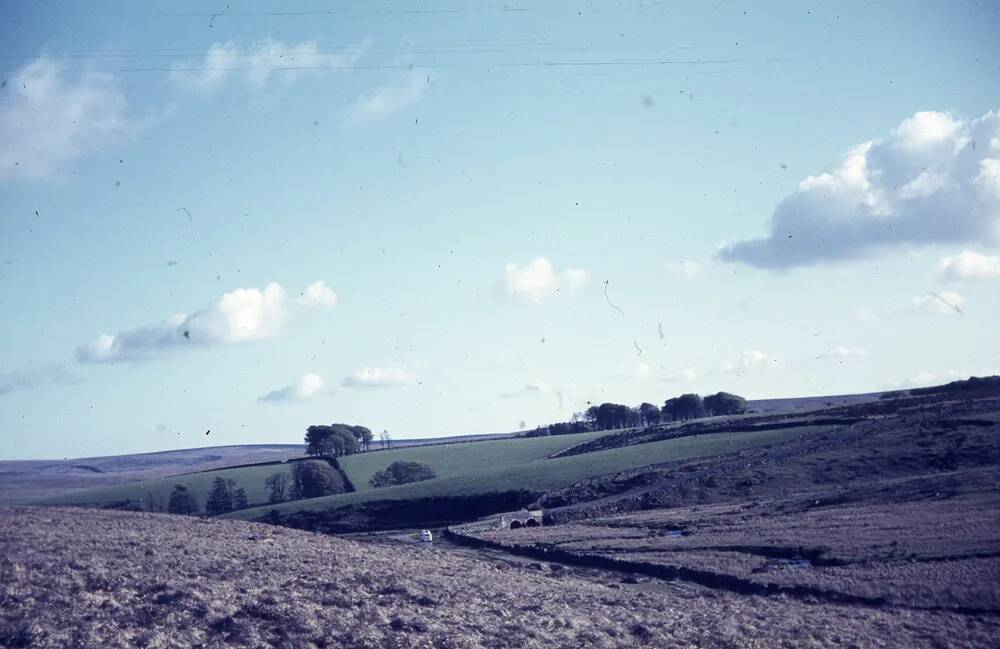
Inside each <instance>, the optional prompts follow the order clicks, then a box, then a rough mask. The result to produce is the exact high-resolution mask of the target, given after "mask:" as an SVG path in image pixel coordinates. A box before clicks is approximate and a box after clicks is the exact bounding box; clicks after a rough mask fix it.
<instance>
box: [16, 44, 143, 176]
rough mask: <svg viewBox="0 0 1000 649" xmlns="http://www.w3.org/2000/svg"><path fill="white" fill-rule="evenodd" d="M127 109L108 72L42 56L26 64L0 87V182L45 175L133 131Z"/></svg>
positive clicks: (133, 123)
mask: <svg viewBox="0 0 1000 649" xmlns="http://www.w3.org/2000/svg"><path fill="white" fill-rule="evenodd" d="M127 109H128V103H127V101H126V99H125V95H124V94H123V93H122V91H121V89H120V88H119V87H118V84H117V82H116V81H115V79H114V77H112V76H110V75H108V74H101V73H97V72H85V73H80V74H74V73H72V72H71V70H69V69H68V68H67V67H66V66H64V65H61V64H59V63H56V62H54V61H51V60H49V59H47V58H45V57H42V58H39V59H37V60H35V61H33V62H32V63H29V64H27V65H26V66H24V67H23V68H21V69H20V70H18V71H17V72H15V73H14V75H13V76H12V77H10V78H9V79H8V80H7V83H6V87H5V88H4V89H3V90H2V91H0V142H2V145H0V182H2V181H10V180H16V179H32V178H44V177H46V176H50V175H52V174H55V173H58V172H60V171H61V170H63V168H64V167H65V165H67V164H69V163H70V162H72V161H73V160H75V159H76V158H78V157H80V156H82V155H84V154H87V153H90V152H93V151H96V150H99V149H101V148H103V147H104V146H106V145H107V144H109V143H110V142H113V141H115V140H116V139H118V138H120V137H123V136H126V135H129V134H135V133H137V132H138V131H139V129H140V128H141V124H140V122H139V121H138V120H132V119H131V118H130V117H129V116H128V115H127Z"/></svg>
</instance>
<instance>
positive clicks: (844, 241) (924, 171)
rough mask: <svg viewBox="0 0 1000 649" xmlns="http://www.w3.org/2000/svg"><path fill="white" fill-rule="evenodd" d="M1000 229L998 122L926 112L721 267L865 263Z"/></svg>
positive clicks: (860, 151)
mask: <svg viewBox="0 0 1000 649" xmlns="http://www.w3.org/2000/svg"><path fill="white" fill-rule="evenodd" d="M998 224H1000V114H998V113H994V112H988V113H986V114H985V115H983V116H982V117H979V118H977V119H972V120H963V119H960V118H957V117H955V116H953V115H951V114H948V113H939V112H931V111H927V112H919V113H916V114H915V115H914V116H913V117H910V118H908V119H905V120H903V122H902V123H901V124H900V125H899V126H898V127H897V128H896V129H894V130H893V131H892V132H891V133H890V134H889V136H888V137H886V138H885V139H879V140H871V141H868V142H864V143H862V144H859V145H858V146H856V147H854V148H853V149H851V150H849V151H848V152H847V153H846V154H845V155H844V157H843V158H842V159H841V160H840V161H838V162H837V163H836V164H835V165H833V167H832V168H831V170H830V171H828V172H826V173H823V174H820V175H818V176H809V177H808V178H806V179H805V180H803V181H802V182H800V183H799V186H798V188H797V190H796V191H795V192H794V193H793V194H792V195H791V196H788V197H786V198H785V199H784V200H782V201H781V202H780V203H779V204H778V206H777V207H776V208H775V210H774V214H773V215H772V217H771V226H770V232H769V233H768V235H767V236H765V237H763V238H760V239H752V240H749V241H740V242H737V243H731V244H724V245H723V246H722V248H721V249H720V250H719V252H718V257H719V258H720V259H722V260H724V261H728V262H742V263H746V264H750V265H752V266H758V267H761V268H774V269H777V268H792V267H796V266H806V265H810V264H817V263H822V262H831V261H838V260H845V259H854V258H859V257H862V256H865V255H869V254H872V253H873V252H875V251H877V250H882V249H886V248H890V247H893V246H901V245H920V244H931V243H965V242H978V243H985V242H990V241H994V240H995V239H996V238H997V234H998Z"/></svg>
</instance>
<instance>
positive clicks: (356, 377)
mask: <svg viewBox="0 0 1000 649" xmlns="http://www.w3.org/2000/svg"><path fill="white" fill-rule="evenodd" d="M416 380H417V379H416V376H414V375H413V374H411V373H410V372H407V371H406V370H402V369H399V368H395V367H366V368H364V369H361V370H358V371H357V372H355V373H354V374H352V375H351V376H348V377H346V378H344V380H343V381H341V385H342V386H344V387H345V388H387V387H390V386H393V385H406V384H408V383H413V382H414V381H416Z"/></svg>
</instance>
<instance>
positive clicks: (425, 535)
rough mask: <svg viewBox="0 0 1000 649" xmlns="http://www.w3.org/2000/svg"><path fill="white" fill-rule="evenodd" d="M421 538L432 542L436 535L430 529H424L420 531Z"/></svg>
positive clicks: (425, 541)
mask: <svg viewBox="0 0 1000 649" xmlns="http://www.w3.org/2000/svg"><path fill="white" fill-rule="evenodd" d="M420 540H421V541H423V542H424V543H431V542H433V541H434V535H433V534H431V531H430V530H423V531H422V532H420Z"/></svg>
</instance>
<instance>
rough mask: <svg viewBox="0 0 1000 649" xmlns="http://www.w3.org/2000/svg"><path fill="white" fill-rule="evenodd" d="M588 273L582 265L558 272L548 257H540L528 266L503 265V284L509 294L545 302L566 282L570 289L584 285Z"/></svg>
mask: <svg viewBox="0 0 1000 649" xmlns="http://www.w3.org/2000/svg"><path fill="white" fill-rule="evenodd" d="M588 276H589V273H588V272H587V271H586V270H583V269H582V268H567V269H566V270H565V271H563V272H562V273H557V272H556V270H555V268H553V267H552V264H551V263H550V262H549V260H548V259H546V258H545V257H538V258H536V259H534V260H533V261H531V262H529V263H528V264H527V265H526V266H524V267H520V266H518V265H517V264H514V263H510V264H507V265H506V266H504V269H503V287H504V290H506V292H507V293H508V294H509V295H512V296H514V297H518V298H521V299H524V300H528V301H529V302H535V303H538V302H542V301H544V300H547V299H548V298H550V297H552V296H553V295H555V294H556V293H557V292H558V291H561V290H562V288H563V287H564V286H565V287H566V289H567V290H568V291H569V292H570V293H575V292H577V291H579V290H580V289H581V288H583V285H584V284H585V283H586V281H587V278H588Z"/></svg>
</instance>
